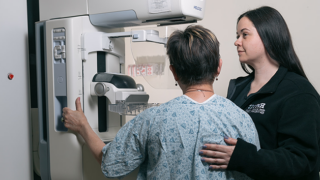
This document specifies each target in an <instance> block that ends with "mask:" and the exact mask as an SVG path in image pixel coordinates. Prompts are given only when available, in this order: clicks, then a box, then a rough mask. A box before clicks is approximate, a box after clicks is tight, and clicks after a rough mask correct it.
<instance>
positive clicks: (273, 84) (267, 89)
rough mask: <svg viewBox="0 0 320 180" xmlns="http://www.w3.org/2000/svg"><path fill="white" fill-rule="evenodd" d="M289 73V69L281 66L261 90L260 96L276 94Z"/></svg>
mask: <svg viewBox="0 0 320 180" xmlns="http://www.w3.org/2000/svg"><path fill="white" fill-rule="evenodd" d="M287 72H288V69H287V68H285V67H282V66H280V67H279V69H278V71H277V72H276V74H274V75H273V76H272V78H271V79H270V80H269V81H268V82H267V84H265V85H264V86H263V87H262V88H261V89H260V91H259V94H260V93H261V94H264V93H274V92H275V91H276V90H277V87H278V85H279V84H280V82H281V81H282V79H283V78H284V76H285V75H286V74H287Z"/></svg>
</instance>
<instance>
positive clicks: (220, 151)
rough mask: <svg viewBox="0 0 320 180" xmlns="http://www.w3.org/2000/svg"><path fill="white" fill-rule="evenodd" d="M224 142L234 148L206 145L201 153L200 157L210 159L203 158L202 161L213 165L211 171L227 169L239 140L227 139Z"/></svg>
mask: <svg viewBox="0 0 320 180" xmlns="http://www.w3.org/2000/svg"><path fill="white" fill-rule="evenodd" d="M224 141H225V142H226V143H227V144H230V145H232V146H225V145H218V144H205V145H204V146H203V147H202V148H203V149H202V150H201V151H200V152H199V154H200V155H202V156H207V157H209V158H206V157H202V158H201V161H202V162H207V163H210V164H212V165H210V169H227V167H228V164H229V161H230V158H231V155H232V153H233V151H234V148H235V145H236V144H237V141H238V140H236V139H233V138H230V137H229V138H228V137H227V138H225V139H224Z"/></svg>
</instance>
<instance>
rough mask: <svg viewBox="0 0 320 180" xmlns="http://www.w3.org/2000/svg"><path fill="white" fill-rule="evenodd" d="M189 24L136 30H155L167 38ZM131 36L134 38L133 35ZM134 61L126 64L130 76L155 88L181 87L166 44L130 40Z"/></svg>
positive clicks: (160, 36) (160, 35)
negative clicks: (143, 80) (167, 52)
mask: <svg viewBox="0 0 320 180" xmlns="http://www.w3.org/2000/svg"><path fill="white" fill-rule="evenodd" d="M187 26H188V25H179V26H166V27H150V28H139V29H138V28H135V29H132V32H133V31H135V30H142V29H143V30H147V31H148V30H155V31H157V32H158V35H156V36H159V38H161V39H165V38H166V39H167V38H169V36H170V35H171V34H172V33H173V32H174V31H175V30H182V31H183V30H184V29H185V28H186V27H187ZM131 38H134V36H133V37H131ZM130 42H131V43H130V46H131V52H132V57H133V59H134V63H132V64H128V65H126V68H127V70H126V72H127V74H128V75H129V76H131V77H133V78H135V79H139V78H144V79H145V80H146V82H147V83H148V84H149V85H150V86H151V87H153V88H155V89H179V86H176V85H175V84H176V81H175V80H174V77H173V74H172V72H171V70H170V68H169V66H170V61H169V58H168V56H167V54H166V45H164V44H160V43H155V42H133V41H132V39H131V40H130Z"/></svg>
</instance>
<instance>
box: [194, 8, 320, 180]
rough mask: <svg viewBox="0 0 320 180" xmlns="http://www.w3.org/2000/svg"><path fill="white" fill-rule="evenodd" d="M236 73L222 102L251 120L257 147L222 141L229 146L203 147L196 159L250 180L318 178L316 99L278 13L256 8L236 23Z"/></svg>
mask: <svg viewBox="0 0 320 180" xmlns="http://www.w3.org/2000/svg"><path fill="white" fill-rule="evenodd" d="M234 44H235V46H237V51H238V55H239V60H240V62H241V66H242V69H243V70H244V71H245V72H246V73H248V74H249V75H248V76H246V77H239V78H237V79H234V80H231V81H230V84H229V89H228V95H227V98H229V99H230V100H231V101H233V102H234V103H235V104H237V105H238V106H239V107H241V108H242V109H243V110H245V111H246V112H247V113H249V115H250V116H251V118H252V119H253V121H254V123H255V126H256V128H257V130H258V133H259V139H260V143H261V148H262V149H260V150H258V151H257V148H256V147H255V145H253V144H250V143H248V142H245V141H243V140H242V139H241V138H238V139H233V138H228V137H226V138H225V142H226V143H227V144H230V146H225V145H217V144H205V146H204V148H203V150H201V151H200V153H201V154H203V155H205V156H209V157H211V158H205V157H203V158H202V160H203V161H205V162H208V163H212V165H211V166H210V167H211V168H212V169H227V170H235V171H239V172H243V173H245V174H247V175H248V176H249V177H251V178H253V179H268V180H271V179H272V180H274V179H281V180H283V179H301V180H308V179H310V180H311V179H312V180H315V179H319V169H320V154H319V139H320V98H319V94H318V93H317V91H316V90H315V89H314V87H313V86H312V85H311V83H310V82H309V81H308V79H307V77H306V75H305V73H304V71H303V68H302V66H301V64H300V61H299V59H298V57H297V55H296V53H295V51H294V49H293V45H292V41H291V37H290V33H289V30H288V27H287V25H286V23H285V21H284V19H283V17H282V16H281V14H280V13H279V12H278V11H277V10H275V9H273V8H271V7H260V8H257V9H254V10H250V11H247V12H245V13H244V14H242V15H241V16H240V17H239V18H238V22H237V40H236V42H235V43H234Z"/></svg>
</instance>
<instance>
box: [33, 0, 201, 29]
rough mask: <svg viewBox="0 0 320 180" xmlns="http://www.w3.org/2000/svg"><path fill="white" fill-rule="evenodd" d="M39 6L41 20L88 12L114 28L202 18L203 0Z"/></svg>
mask: <svg viewBox="0 0 320 180" xmlns="http://www.w3.org/2000/svg"><path fill="white" fill-rule="evenodd" d="M39 6H40V20H49V19H54V18H63V17H71V16H79V15H89V17H90V22H91V23H92V24H93V25H95V26H103V27H108V28H115V27H129V26H140V25H148V24H162V25H169V24H179V23H189V22H195V21H197V20H202V19H203V16H204V10H205V0H139V1H137V0H116V1H114V0H68V1H64V0H54V1H45V0H41V1H39Z"/></svg>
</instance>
